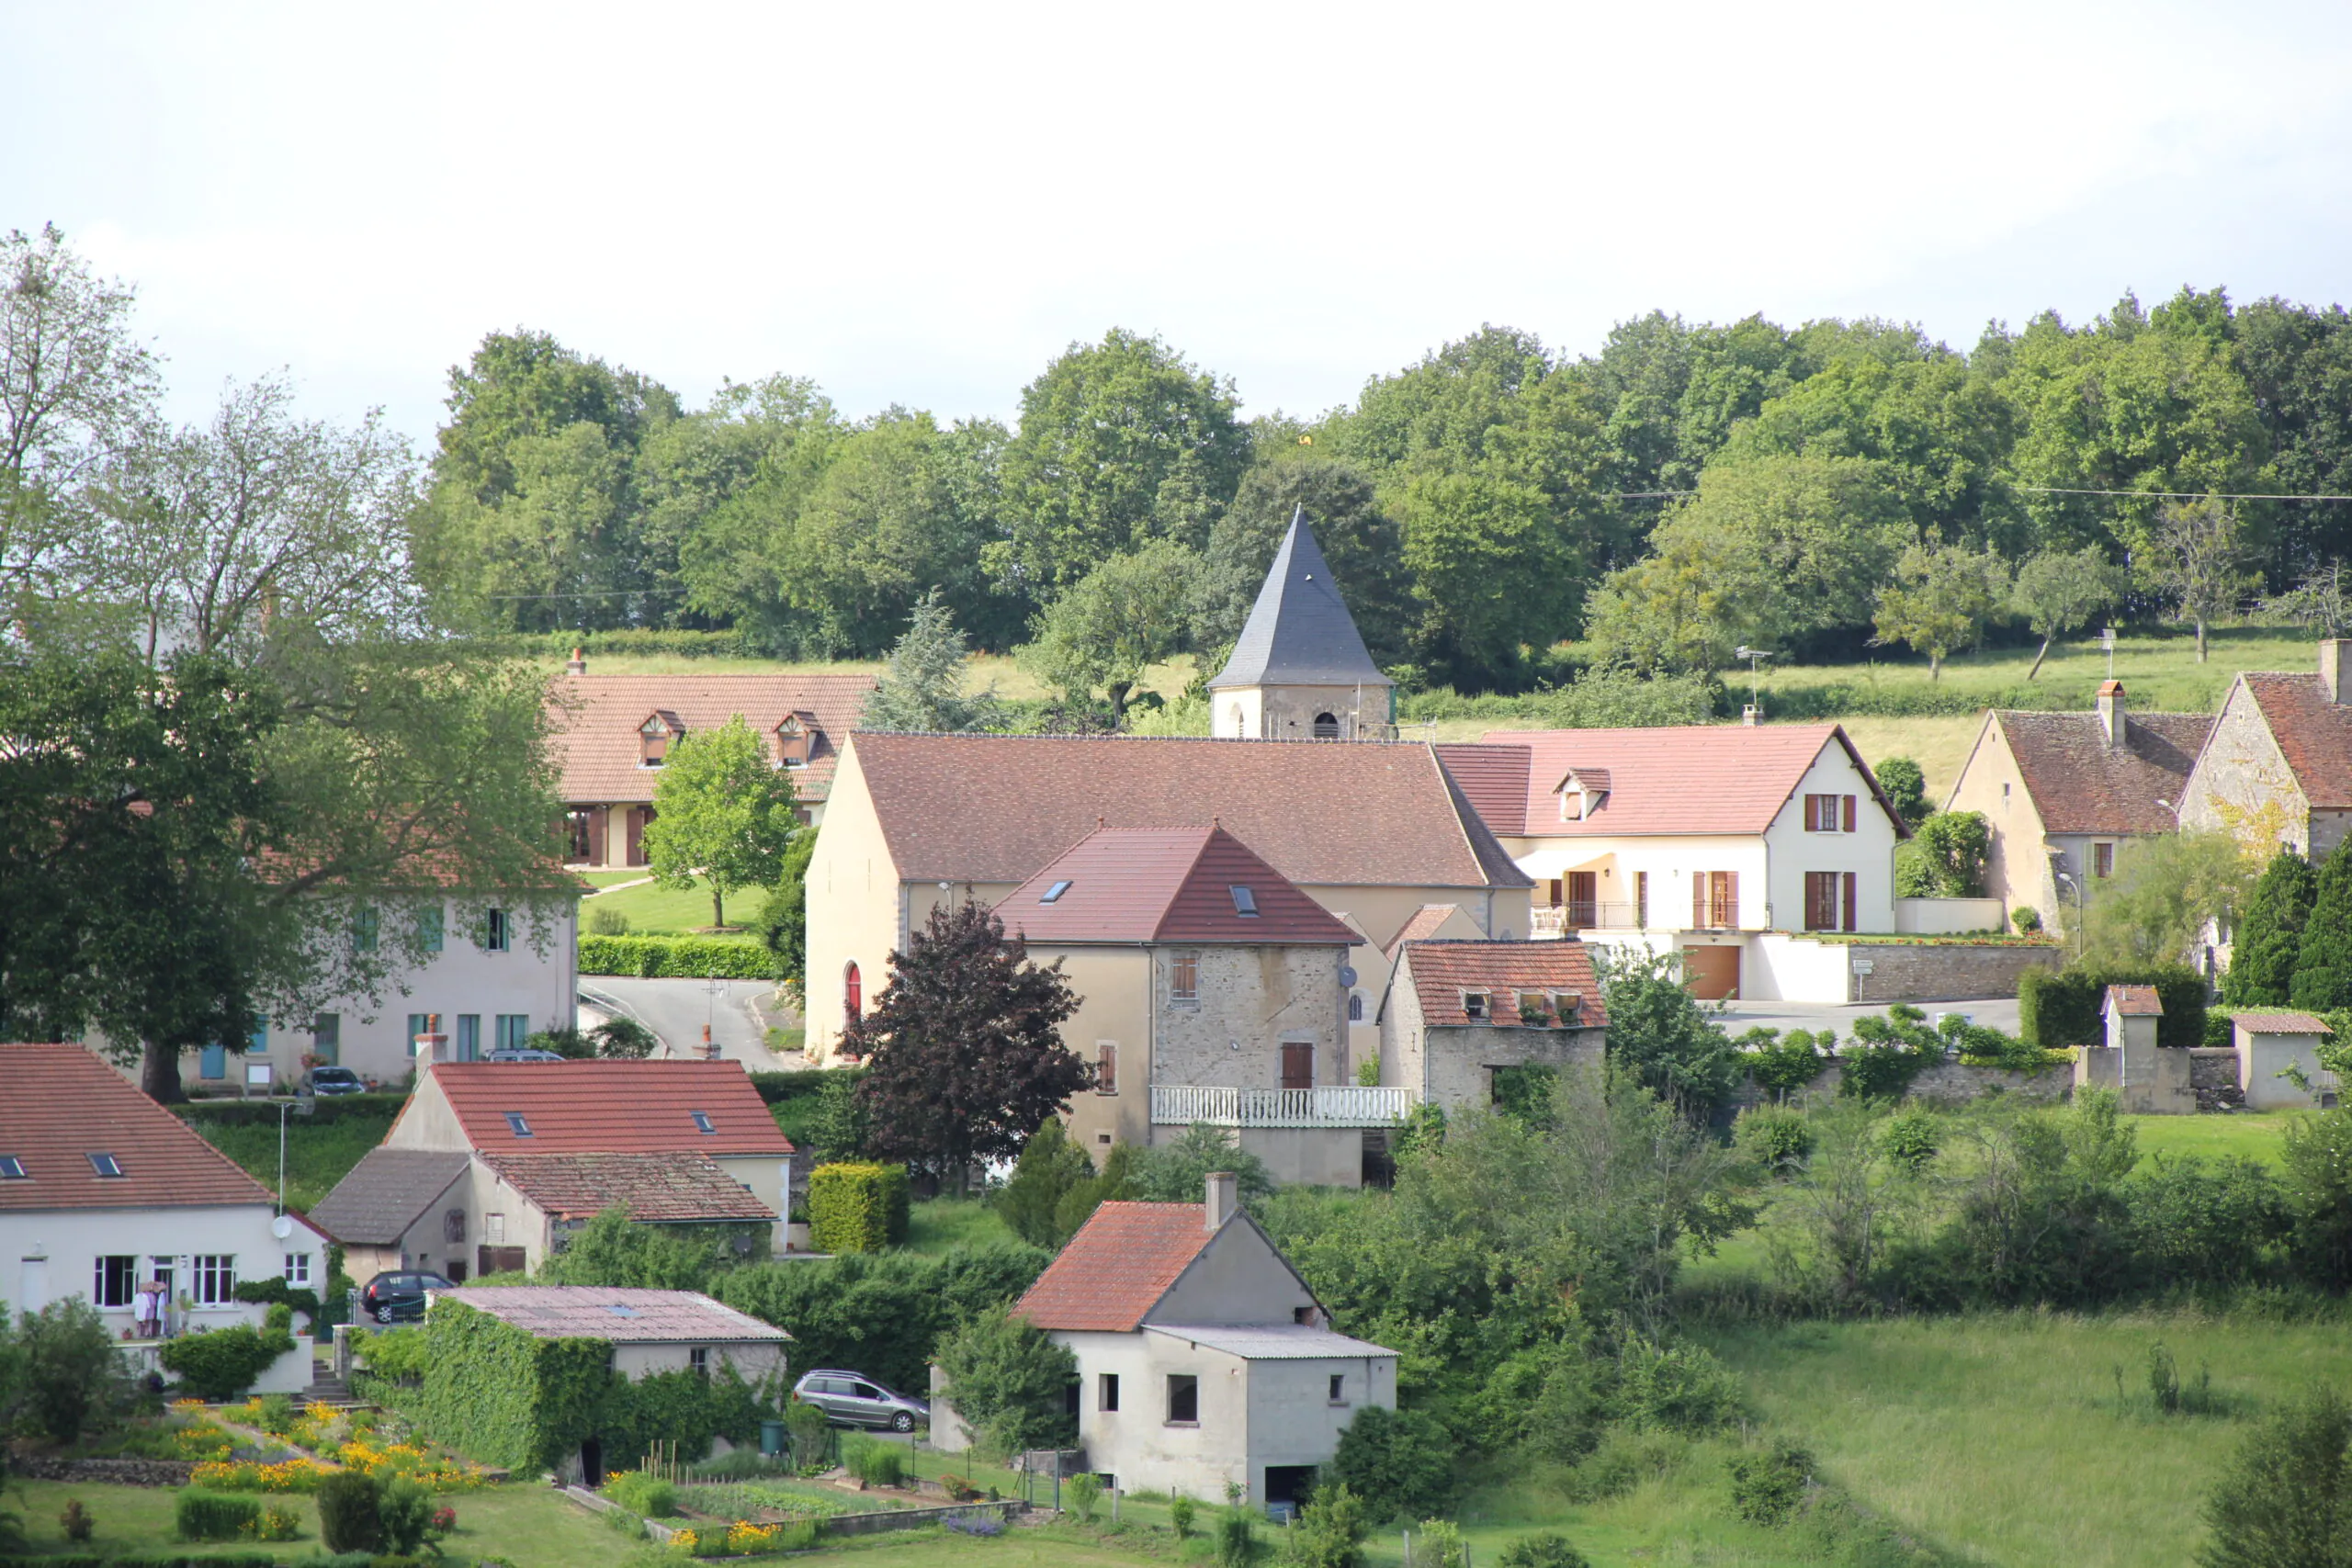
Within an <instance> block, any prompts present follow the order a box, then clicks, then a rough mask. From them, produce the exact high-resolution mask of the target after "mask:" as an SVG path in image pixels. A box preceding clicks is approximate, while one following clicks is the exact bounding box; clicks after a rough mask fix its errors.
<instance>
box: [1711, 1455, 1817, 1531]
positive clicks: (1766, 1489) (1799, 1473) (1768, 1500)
mask: <svg viewBox="0 0 2352 1568" xmlns="http://www.w3.org/2000/svg"><path fill="white" fill-rule="evenodd" d="M1726 1468H1727V1469H1729V1471H1730V1472H1731V1506H1732V1509H1733V1511H1734V1512H1735V1513H1736V1514H1738V1515H1739V1517H1741V1518H1743V1519H1746V1520H1747V1522H1748V1523H1749V1524H1752V1525H1777V1524H1781V1523H1782V1522H1784V1521H1785V1520H1786V1519H1787V1518H1788V1517H1789V1516H1790V1515H1791V1514H1792V1513H1794V1512H1795V1511H1796V1507H1797V1505H1798V1504H1800V1503H1802V1502H1804V1489H1805V1485H1806V1483H1808V1482H1809V1481H1811V1480H1812V1478H1813V1456H1812V1455H1811V1454H1809V1453H1807V1452H1805V1451H1804V1450H1803V1449H1801V1448H1797V1447H1795V1446H1794V1445H1792V1444H1790V1443H1786V1442H1779V1443H1774V1444H1773V1445H1772V1446H1771V1447H1770V1448H1769V1449H1762V1450H1749V1451H1748V1452H1746V1453H1740V1454H1734V1455H1733V1456H1732V1457H1731V1459H1730V1461H1728V1464H1727V1466H1726Z"/></svg>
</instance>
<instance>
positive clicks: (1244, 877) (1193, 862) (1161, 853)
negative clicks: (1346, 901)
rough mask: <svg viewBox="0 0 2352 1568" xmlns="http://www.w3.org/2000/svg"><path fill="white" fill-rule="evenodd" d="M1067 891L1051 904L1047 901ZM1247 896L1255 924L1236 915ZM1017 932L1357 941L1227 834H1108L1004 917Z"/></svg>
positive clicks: (1021, 894) (1124, 938) (1085, 845)
mask: <svg viewBox="0 0 2352 1568" xmlns="http://www.w3.org/2000/svg"><path fill="white" fill-rule="evenodd" d="M1056 886H1060V887H1061V888H1062V891H1061V893H1060V894H1059V895H1058V896H1057V897H1055V898H1054V900H1053V901H1052V902H1051V903H1047V902H1046V901H1045V900H1046V894H1048V893H1051V892H1052V891H1053V890H1054V888H1055V887H1056ZM1236 887H1247V888H1248V889H1250V898H1251V900H1252V902H1253V904H1254V907H1255V908H1256V909H1257V911H1258V912H1257V914H1256V915H1254V916H1247V915H1243V914H1241V913H1239V912H1238V910H1237V909H1236V908H1235V907H1234V895H1233V892H1232V890H1233V889H1234V888H1236ZM996 912H997V914H998V916H999V917H1000V918H1001V919H1003V921H1004V929H1005V930H1006V931H1018V932H1020V933H1021V934H1022V935H1023V937H1025V938H1026V939H1027V940H1028V941H1030V942H1044V943H1046V944H1049V945H1050V944H1052V943H1056V942H1203V943H1225V944H1231V945H1236V946H1257V945H1267V944H1273V943H1293V944H1295V943H1331V944H1335V945H1339V946H1352V945H1354V943H1355V942H1356V933H1355V932H1354V931H1351V930H1349V929H1348V928H1347V927H1346V926H1344V925H1342V924H1341V923H1340V921H1339V920H1338V919H1335V918H1333V917H1332V915H1331V914H1330V913H1329V911H1327V910H1326V909H1325V908H1323V906H1322V905H1320V904H1317V902H1316V901H1315V900H1314V899H1312V898H1309V897H1307V896H1306V894H1304V893H1301V892H1300V891H1299V890H1298V888H1297V886H1295V885H1294V884H1293V883H1292V882H1291V881H1290V879H1289V878H1287V877H1285V876H1283V874H1282V873H1280V872H1278V871H1276V870H1275V869H1274V868H1273V867H1272V866H1270V865H1268V864H1267V863H1265V862H1264V861H1262V860H1261V859H1259V858H1258V857H1257V856H1256V855H1255V854H1253V853H1251V852H1250V847H1249V846H1248V845H1246V844H1244V843H1243V842H1242V841H1241V840H1238V839H1237V838H1235V837H1234V836H1233V835H1232V834H1230V833H1228V832H1227V831H1226V830H1225V829H1222V828H1218V827H1209V828H1177V829H1157V828H1103V829H1097V830H1096V831H1094V832H1091V833H1089V834H1088V835H1087V836H1086V837H1085V838H1083V839H1080V840H1079V841H1078V842H1077V843H1076V844H1074V845H1072V846H1071V847H1070V848H1069V850H1067V851H1066V852H1063V853H1061V854H1059V855H1057V856H1055V857H1054V859H1053V860H1052V861H1051V862H1049V863H1047V864H1046V867H1045V869H1044V870H1042V871H1040V872H1038V873H1037V874H1035V876H1032V877H1031V878H1030V879H1029V880H1028V881H1026V882H1024V883H1023V884H1022V885H1021V886H1019V887H1017V888H1015V889H1013V891H1012V894H1011V895H1009V896H1008V897H1006V898H1005V899H1004V900H1003V901H1002V902H1001V903H1000V904H998V905H997V907H996Z"/></svg>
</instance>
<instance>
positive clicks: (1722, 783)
mask: <svg viewBox="0 0 2352 1568" xmlns="http://www.w3.org/2000/svg"><path fill="white" fill-rule="evenodd" d="M1830 746H1840V747H1843V748H1844V749H1845V751H1846V754H1847V755H1848V757H1849V758H1850V759H1851V760H1852V761H1853V763H1854V766H1855V767H1857V768H1859V769H1860V770H1861V773H1862V775H1863V777H1865V778H1867V779H1869V780H1870V785H1871V794H1872V796H1873V797H1874V798H1875V799H1876V800H1877V801H1878V803H1879V806H1880V808H1881V809H1882V810H1883V811H1884V812H1885V813H1886V816H1887V819H1888V820H1889V821H1890V822H1893V823H1894V825H1895V831H1896V833H1897V834H1898V835H1900V836H1905V837H1907V836H1908V832H1907V829H1905V828H1904V827H1903V826H1902V819H1901V818H1900V817H1899V816H1898V815H1897V814H1896V812H1895V810H1894V806H1893V805H1892V804H1891V803H1890V802H1889V801H1888V800H1887V798H1886V795H1885V792H1884V791H1883V790H1881V789H1879V787H1878V781H1877V779H1876V778H1874V777H1872V776H1871V772H1870V768H1869V766H1868V765H1867V764H1866V763H1864V762H1863V761H1862V756H1861V753H1860V751H1857V750H1855V749H1854V743H1853V742H1852V741H1851V740H1850V739H1847V736H1846V732H1845V730H1843V729H1842V728H1839V727H1838V726H1837V725H1834V724H1758V725H1745V724H1706V725H1684V726H1680V727H1677V728H1659V729H1498V730H1491V731H1489V732H1488V733H1487V736H1486V738H1485V739H1484V740H1483V741H1481V742H1479V743H1478V744H1476V745H1461V746H1441V747H1439V748H1438V752H1439V755H1440V756H1442V758H1443V759H1444V760H1445V765H1446V767H1447V769H1448V771H1450V772H1453V773H1454V774H1455V776H1456V777H1457V778H1463V777H1472V778H1476V780H1477V784H1476V792H1475V793H1474V794H1472V795H1471V798H1472V799H1474V800H1475V801H1476V802H1477V803H1478V805H1479V807H1480V810H1481V813H1482V814H1483V813H1484V812H1485V811H1487V810H1492V811H1494V812H1495V813H1497V817H1498V818H1499V821H1498V820H1497V819H1496V818H1489V819H1488V826H1490V827H1493V828H1494V829H1495V831H1497V832H1498V833H1505V834H1510V835H1513V836H1519V837H1525V838H1533V839H1577V838H1597V837H1615V836H1618V835H1622V834H1634V833H1664V834H1677V833H1761V832H1763V831H1764V830H1765V829H1767V828H1770V826H1771V825H1772V819H1773V818H1776V817H1778V816H1779V815H1780V814H1781V807H1785V806H1786V805H1788V803H1789V800H1790V797H1791V796H1792V795H1795V793H1796V792H1797V789H1798V787H1799V786H1800V785H1801V784H1803V782H1804V775H1805V773H1806V771H1807V770H1808V769H1810V768H1811V767H1812V766H1813V764H1814V761H1815V759H1816V758H1818V757H1819V756H1820V755H1821V753H1822V751H1823V750H1824V749H1826V748H1827V747H1830ZM1522 757H1523V758H1524V759H1525V760H1526V761H1525V765H1524V766H1523V767H1522V766H1521V761H1520V759H1521V758H1522ZM1569 773H1576V774H1577V775H1578V776H1579V777H1581V778H1584V779H1586V780H1587V781H1588V782H1591V781H1594V780H1596V779H1597V780H1598V781H1599V783H1598V784H1596V787H1606V788H1607V789H1608V791H1609V795H1608V801H1607V804H1605V805H1603V806H1602V807H1600V809H1599V810H1597V811H1595V812H1594V813H1593V815H1592V816H1590V817H1589V818H1584V819H1581V820H1578V821H1573V822H1564V821H1562V820H1561V819H1560V801H1559V789H1560V784H1561V781H1562V780H1564V779H1565V778H1566V777H1567V776H1568V774H1569ZM1513 784H1516V786H1517V787H1516V788H1513V787H1512V785H1513ZM1470 788H1471V786H1470V785H1468V784H1464V790H1465V792H1467V791H1469V790H1470Z"/></svg>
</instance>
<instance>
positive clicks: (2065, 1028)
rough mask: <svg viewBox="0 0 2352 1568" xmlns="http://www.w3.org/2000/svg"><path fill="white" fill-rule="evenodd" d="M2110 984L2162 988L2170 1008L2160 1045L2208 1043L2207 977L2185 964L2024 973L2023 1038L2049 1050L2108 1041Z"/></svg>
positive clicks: (2159, 1029) (2160, 1026)
mask: <svg viewBox="0 0 2352 1568" xmlns="http://www.w3.org/2000/svg"><path fill="white" fill-rule="evenodd" d="M2109 986H2154V987H2155V988H2156V995H2157V997H2158V998H2159V999H2161V1000H2162V1001H2163V1003H2164V1007H2165V1010H2164V1016H2163V1017H2162V1018H2160V1019H2158V1020H2157V1021H2156V1043H2157V1044H2159V1045H2177V1046H2181V1047H2183V1048H2186V1047H2188V1046H2192V1045H2202V1044H2204V1043H2205V977H2204V976H2201V975H2199V974H2198V973H2197V971H2196V970H2194V969H2191V968H2189V967H2188V965H2187V964H2140V965H2134V966H2126V967H2117V968H2112V969H2108V968H2098V967H2093V966H2089V965H2077V966H2075V967H2072V968H2066V969H2042V968H2039V967H2037V968H2032V969H2029V970H2027V971H2026V972H2025V973H2024V974H2023V975H2021V976H2018V1036H2019V1037H2020V1038H2021V1039H2023V1040H2024V1041H2025V1042H2026V1043H2029V1044H2032V1045H2039V1046H2041V1047H2042V1048H2043V1049H2044V1050H2064V1049H2065V1048H2066V1047H2067V1046H2070V1045H2096V1044H2099V1043H2104V1041H2105V1040H2106V1037H2107V1022H2106V1020H2105V1018H2104V1017H2103V1016H2102V1014H2101V1007H2102V1005H2103V1004H2104V1003H2105V1001H2106V999H2107V988H2108V987H2109Z"/></svg>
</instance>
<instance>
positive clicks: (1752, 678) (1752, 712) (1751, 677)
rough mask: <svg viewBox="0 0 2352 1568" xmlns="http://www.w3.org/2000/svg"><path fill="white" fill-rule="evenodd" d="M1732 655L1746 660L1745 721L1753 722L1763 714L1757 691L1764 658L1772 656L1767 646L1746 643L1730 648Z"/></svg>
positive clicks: (1762, 706)
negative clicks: (1751, 646)
mask: <svg viewBox="0 0 2352 1568" xmlns="http://www.w3.org/2000/svg"><path fill="white" fill-rule="evenodd" d="M1732 657H1733V658H1735V659H1745V660H1747V722H1748V723H1750V724H1754V723H1755V722H1756V721H1757V720H1758V719H1759V718H1762V717H1763V716H1764V700H1763V698H1762V696H1761V695H1760V694H1759V693H1758V684H1759V682H1761V681H1762V680H1763V678H1764V677H1763V666H1764V660H1768V659H1770V658H1771V657H1772V650H1771V649H1769V648H1750V647H1748V646H1747V644H1746V643H1742V644H1740V645H1739V646H1738V647H1737V648H1735V649H1732Z"/></svg>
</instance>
